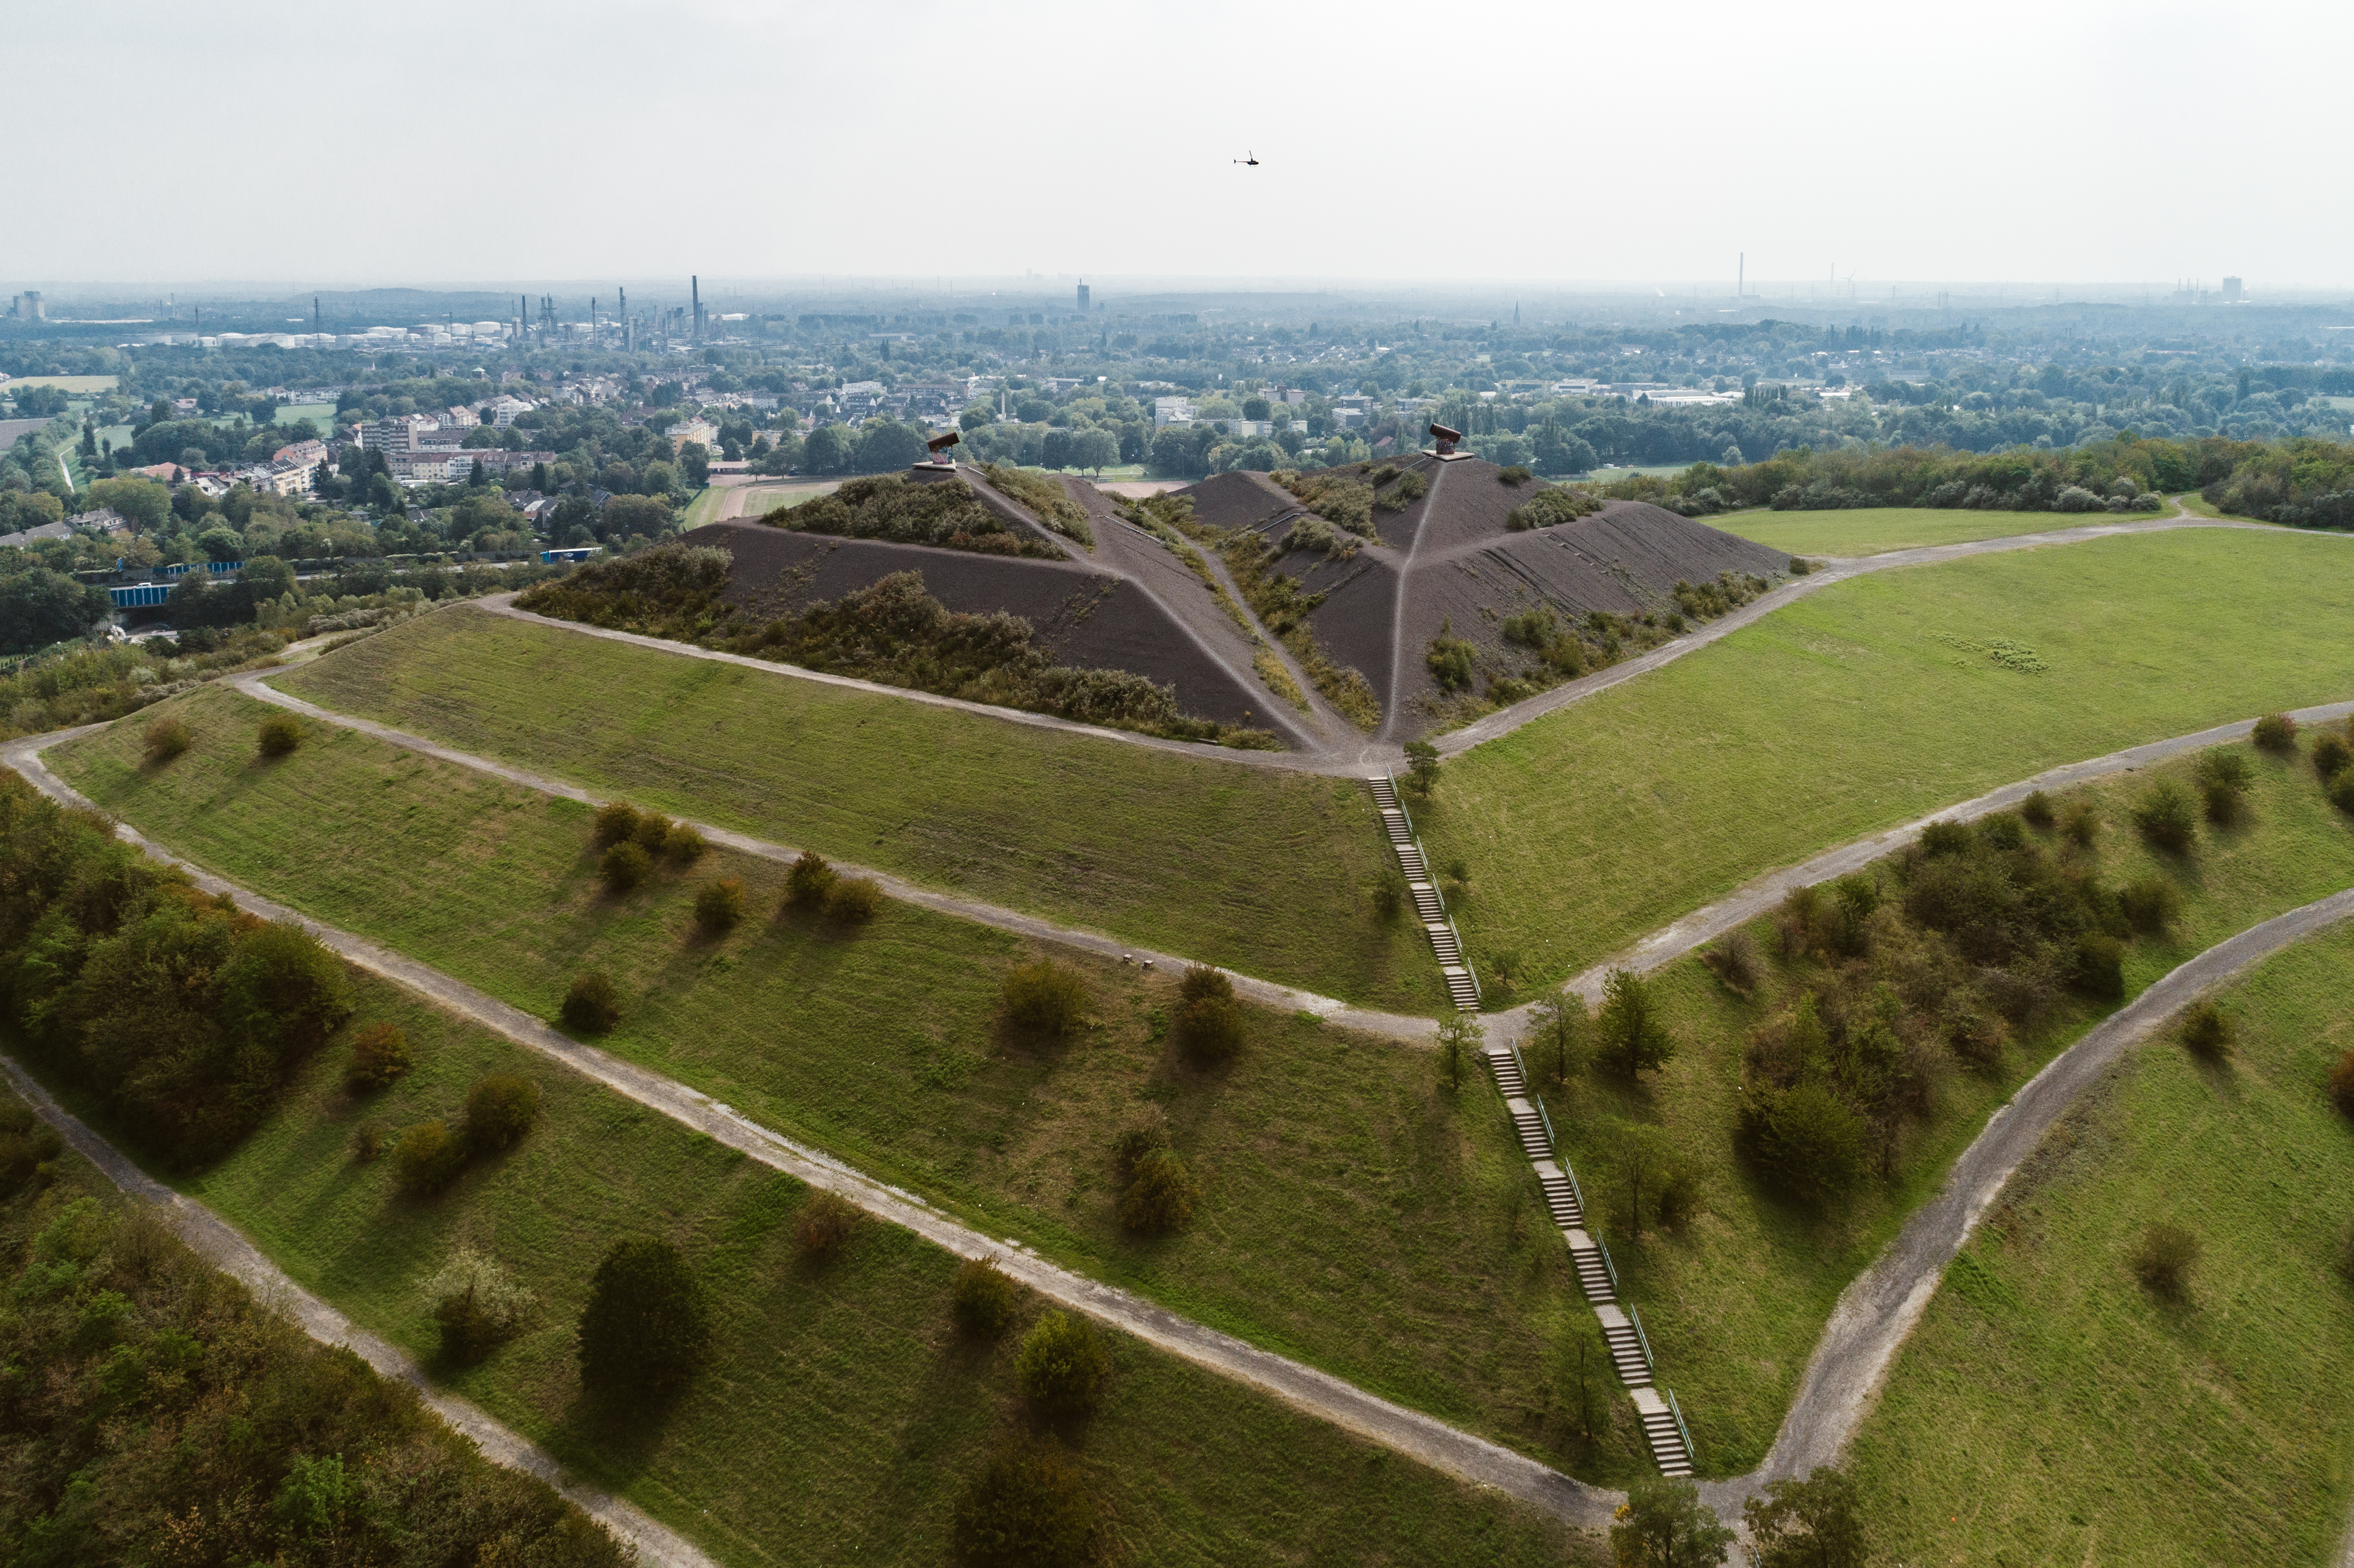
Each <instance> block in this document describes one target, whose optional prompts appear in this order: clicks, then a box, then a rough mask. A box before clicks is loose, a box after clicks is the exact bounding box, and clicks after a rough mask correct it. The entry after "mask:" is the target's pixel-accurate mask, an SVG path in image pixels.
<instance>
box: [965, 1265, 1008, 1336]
mask: <svg viewBox="0 0 2354 1568" xmlns="http://www.w3.org/2000/svg"><path fill="white" fill-rule="evenodd" d="M1014 1295H1015V1287H1014V1284H1013V1277H1012V1276H1011V1275H1009V1274H1007V1273H1006V1272H1005V1270H1003V1269H1002V1268H1000V1267H998V1266H997V1260H996V1259H995V1258H993V1257H976V1258H970V1259H968V1260H967V1261H966V1263H965V1265H964V1266H963V1267H961V1268H960V1269H958V1270H957V1277H956V1284H955V1285H954V1286H953V1287H950V1289H949V1308H950V1309H951V1310H952V1311H954V1312H955V1314H956V1320H957V1323H958V1325H959V1326H960V1327H961V1328H962V1329H963V1330H964V1331H965V1332H966V1333H968V1334H970V1335H972V1336H973V1337H974V1338H976V1339H982V1340H993V1339H995V1338H997V1337H998V1336H999V1335H1000V1334H1002V1333H1003V1332H1005V1330H1006V1327H1007V1325H1009V1324H1011V1323H1012V1322H1013V1300H1014Z"/></svg>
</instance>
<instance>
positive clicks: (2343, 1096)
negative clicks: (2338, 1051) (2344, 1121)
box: [2329, 1051, 2354, 1117]
mask: <svg viewBox="0 0 2354 1568" xmlns="http://www.w3.org/2000/svg"><path fill="white" fill-rule="evenodd" d="M2329 1099H2330V1103H2331V1104H2333V1105H2335V1106H2336V1107H2338V1114H2339V1115H2340V1116H2348V1117H2354V1051H2349V1052H2347V1053H2346V1054H2344V1055H2342V1056H2340V1057H2338V1065H2336V1066H2335V1067H2332V1068H2330V1069H2329Z"/></svg>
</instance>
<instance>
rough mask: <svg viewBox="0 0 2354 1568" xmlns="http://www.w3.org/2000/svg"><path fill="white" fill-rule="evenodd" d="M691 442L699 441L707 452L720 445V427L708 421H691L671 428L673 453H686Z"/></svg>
mask: <svg viewBox="0 0 2354 1568" xmlns="http://www.w3.org/2000/svg"><path fill="white" fill-rule="evenodd" d="M689 441H699V442H701V443H702V445H703V446H704V448H705V450H715V449H716V448H717V447H718V445H719V427H718V426H716V425H715V424H713V423H712V422H711V421H710V420H708V419H699V418H698V419H689V420H687V421H686V422H685V423H684V424H678V425H673V426H672V427H671V428H670V444H671V450H673V451H684V450H686V443H687V442H689Z"/></svg>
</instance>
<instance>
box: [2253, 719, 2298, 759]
mask: <svg viewBox="0 0 2354 1568" xmlns="http://www.w3.org/2000/svg"><path fill="white" fill-rule="evenodd" d="M2249 738H2250V739H2252V740H2253V741H2254V742H2255V743H2256V744H2257V745H2258V746H2260V747H2264V749H2265V750H2266V751H2295V750H2296V720H2295V719H2293V718H2291V717H2289V716H2288V715H2286V714H2266V715H2264V717H2262V718H2260V719H2258V720H2257V721H2256V727H2255V730H2254V731H2253V734H2252V735H2251V736H2249Z"/></svg>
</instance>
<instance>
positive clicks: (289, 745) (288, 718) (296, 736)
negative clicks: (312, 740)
mask: <svg viewBox="0 0 2354 1568" xmlns="http://www.w3.org/2000/svg"><path fill="white" fill-rule="evenodd" d="M260 745H261V755H262V756H264V757H284V756H286V755H288V754H289V753H290V752H292V750H293V749H294V748H295V747H298V746H300V745H302V725H301V724H300V723H298V722H297V721H296V720H295V717H294V715H292V714H271V715H270V716H269V717H268V718H266V719H263V720H262V721H261V732H260Z"/></svg>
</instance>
